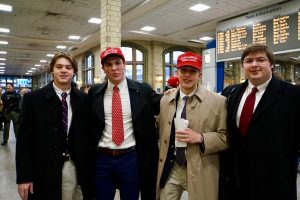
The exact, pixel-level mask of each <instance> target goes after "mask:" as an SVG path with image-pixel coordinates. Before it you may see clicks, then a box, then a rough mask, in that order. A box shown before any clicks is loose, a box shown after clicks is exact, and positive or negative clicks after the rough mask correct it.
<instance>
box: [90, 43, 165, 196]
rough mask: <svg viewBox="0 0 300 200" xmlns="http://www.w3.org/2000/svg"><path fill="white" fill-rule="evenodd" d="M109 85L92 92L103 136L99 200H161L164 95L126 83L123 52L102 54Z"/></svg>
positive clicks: (94, 112) (96, 131)
mask: <svg viewBox="0 0 300 200" xmlns="http://www.w3.org/2000/svg"><path fill="white" fill-rule="evenodd" d="M101 64H102V69H103V71H104V72H105V73H106V76H107V79H108V81H107V82H104V83H102V84H96V85H93V86H91V88H90V89H89V94H88V96H89V100H90V102H89V105H91V112H92V129H93V131H94V134H95V135H96V136H97V139H96V141H95V147H97V148H98V149H97V152H98V153H97V159H96V186H97V189H96V190H97V191H96V194H97V199H98V200H102V199H105V200H113V199H114V196H115V192H116V188H119V189H120V196H121V199H122V200H138V199H139V192H141V199H142V200H154V199H155V182H156V174H157V162H158V137H157V135H156V134H155V119H154V115H157V114H158V113H159V102H160V98H161V97H160V95H159V94H157V93H156V92H155V91H154V90H153V89H152V88H151V87H150V86H149V85H148V84H146V83H139V82H137V81H133V80H130V79H128V78H125V66H126V65H125V58H124V55H123V53H122V51H121V49H120V48H106V49H105V50H104V51H103V52H101Z"/></svg>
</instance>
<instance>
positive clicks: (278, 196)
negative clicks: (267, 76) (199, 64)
mask: <svg viewBox="0 0 300 200" xmlns="http://www.w3.org/2000/svg"><path fill="white" fill-rule="evenodd" d="M247 85H248V81H246V82H244V83H242V84H238V85H235V86H234V88H231V89H230V91H231V92H230V94H229V95H227V96H229V97H228V118H227V126H228V133H229V138H228V142H229V155H230V156H229V157H228V160H227V161H228V162H227V164H229V167H228V169H229V184H230V191H229V199H230V200H235V199H244V200H248V199H249V200H253V199H255V200H265V199H274V200H282V199H289V200H296V199H297V197H296V196H297V191H296V178H297V171H296V170H297V151H298V150H299V144H300V140H299V135H300V133H299V127H298V124H299V122H300V91H299V88H297V87H296V86H294V85H292V84H290V83H288V82H285V81H281V80H278V79H276V78H275V77H273V78H272V79H271V81H270V82H269V84H268V86H267V88H266V90H265V92H264V94H263V96H262V98H261V100H260V102H259V104H258V105H257V107H256V109H255V111H254V113H253V117H252V119H251V121H250V124H249V129H248V132H247V135H246V137H241V136H240V133H239V129H238V127H237V125H236V115H237V110H238V107H239V103H240V100H241V98H242V95H243V93H244V91H245V89H246V87H247ZM237 191H239V192H240V196H237V194H238V193H239V192H237ZM241 191H242V192H241Z"/></svg>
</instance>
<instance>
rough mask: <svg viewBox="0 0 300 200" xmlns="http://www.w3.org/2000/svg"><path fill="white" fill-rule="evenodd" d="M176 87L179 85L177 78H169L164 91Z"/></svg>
mask: <svg viewBox="0 0 300 200" xmlns="http://www.w3.org/2000/svg"><path fill="white" fill-rule="evenodd" d="M178 85H179V79H178V77H177V76H171V77H170V78H169V79H168V81H167V85H166V87H165V91H168V90H169V89H172V88H177V87H178Z"/></svg>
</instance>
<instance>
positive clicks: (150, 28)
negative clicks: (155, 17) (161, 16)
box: [141, 26, 156, 31]
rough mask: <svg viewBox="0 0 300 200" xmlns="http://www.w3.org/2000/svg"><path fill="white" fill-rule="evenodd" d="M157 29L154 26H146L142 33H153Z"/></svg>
mask: <svg viewBox="0 0 300 200" xmlns="http://www.w3.org/2000/svg"><path fill="white" fill-rule="evenodd" d="M155 29H156V28H155V27H152V26H144V27H143V28H141V30H142V31H153V30H155Z"/></svg>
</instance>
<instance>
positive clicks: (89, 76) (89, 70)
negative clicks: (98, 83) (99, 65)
mask: <svg viewBox="0 0 300 200" xmlns="http://www.w3.org/2000/svg"><path fill="white" fill-rule="evenodd" d="M94 68H95V66H94V55H93V54H88V55H87V56H86V57H85V59H84V62H83V83H84V84H88V85H91V84H93V83H94Z"/></svg>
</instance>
